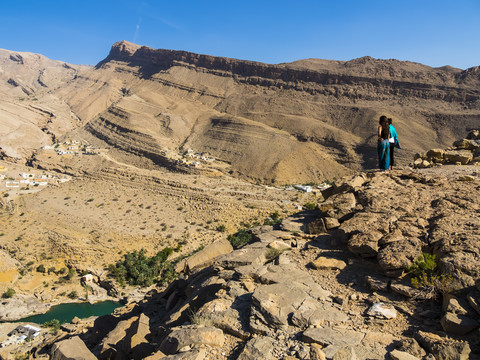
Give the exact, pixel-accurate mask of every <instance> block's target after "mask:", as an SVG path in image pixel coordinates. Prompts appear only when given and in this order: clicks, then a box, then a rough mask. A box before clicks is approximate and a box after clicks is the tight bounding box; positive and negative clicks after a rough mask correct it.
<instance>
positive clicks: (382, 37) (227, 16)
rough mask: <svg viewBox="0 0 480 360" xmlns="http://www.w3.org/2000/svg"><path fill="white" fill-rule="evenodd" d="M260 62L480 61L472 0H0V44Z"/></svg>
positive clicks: (477, 15)
mask: <svg viewBox="0 0 480 360" xmlns="http://www.w3.org/2000/svg"><path fill="white" fill-rule="evenodd" d="M120 40H128V41H131V42H135V43H137V44H140V45H146V46H150V47H152V48H164V49H175V50H187V51H192V52H197V53H202V54H209V55H217V56H225V57H232V58H238V59H246V60H254V61H262V62H266V63H281V62H290V61H294V60H298V59H305V58H321V59H332V60H351V59H354V58H358V57H362V56H367V55H368V56H372V57H374V58H380V59H391V58H394V59H399V60H409V61H415V62H420V63H423V64H426V65H429V66H434V67H437V66H443V65H451V66H455V67H458V68H462V69H466V68H469V67H472V66H478V65H480V0H455V1H446V0H415V1H413V0H382V1H377V0H317V1H313V0H312V1H310V0H296V1H295V0H292V1H287V0H276V1H271V0H263V1H262V0H256V1H251V0H237V1H229V0H222V1H217V0H211V1H208V0H204V1H193V0H183V1H175V0H168V1H166V0H144V1H134V0H115V1H113V0H104V1H102V0H76V1H73V0H62V1H56V0H35V1H34V0H0V48H3V49H9V50H16V51H30V52H35V53H40V54H43V55H45V56H47V57H49V58H51V59H56V60H63V61H66V62H69V63H73V64H92V65H93V64H96V63H98V62H99V61H100V60H102V59H103V58H105V57H106V56H107V55H108V52H109V50H110V47H111V46H112V44H113V43H115V42H116V41H120Z"/></svg>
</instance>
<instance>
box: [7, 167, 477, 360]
mask: <svg viewBox="0 0 480 360" xmlns="http://www.w3.org/2000/svg"><path fill="white" fill-rule="evenodd" d="M443 168H445V167H443ZM479 190H480V183H479V176H478V173H477V172H472V173H471V174H470V176H469V177H465V176H460V177H459V176H457V175H455V176H451V177H446V176H438V175H422V174H421V173H419V172H412V171H411V170H398V171H393V172H388V173H379V172H371V173H366V174H361V175H358V176H355V177H353V178H350V179H347V180H345V181H344V182H343V183H341V184H339V185H337V186H334V187H332V188H330V189H327V190H325V191H324V193H323V195H324V198H325V200H324V201H322V202H320V203H318V204H317V205H316V209H315V210H311V211H305V212H302V213H298V214H295V215H292V216H290V217H288V218H286V219H283V222H282V224H281V225H280V226H278V225H277V226H276V227H275V228H274V227H272V226H261V227H257V228H254V229H250V233H251V234H252V241H251V242H250V243H249V244H247V245H245V246H243V247H241V248H239V249H236V250H233V248H232V247H231V245H230V243H228V242H227V241H226V240H218V241H216V242H214V243H213V244H212V245H209V246H207V247H206V248H205V249H204V250H203V251H201V252H199V253H197V254H195V255H194V256H192V257H190V258H189V259H187V260H186V261H185V262H184V263H183V264H182V269H183V273H182V274H181V275H180V276H179V278H178V279H177V280H175V281H174V282H173V283H171V284H170V286H168V288H166V289H161V288H158V289H154V290H152V291H150V293H148V294H147V296H146V297H145V298H144V299H143V300H142V301H140V302H138V303H131V304H129V305H127V306H126V307H124V308H123V309H122V311H120V312H118V313H116V314H114V315H109V316H104V317H100V318H97V319H89V320H83V321H75V324H66V325H64V326H63V327H62V330H61V331H60V332H59V333H58V334H57V335H56V336H53V335H47V336H44V337H42V338H41V339H38V340H35V341H33V342H32V343H29V344H26V345H22V346H20V347H15V348H14V349H12V348H10V349H5V350H4V352H2V353H0V354H1V358H2V359H10V358H15V356H18V354H22V353H23V354H25V353H30V354H31V355H30V356H31V357H33V358H51V359H95V358H99V359H130V358H133V359H144V358H146V359H160V358H163V359H196V360H200V359H242V360H243V359H334V360H339V359H352V360H353V359H402V360H403V359H437V360H448V359H479V358H480V330H479V326H480V250H479V249H480V226H479V225H480V220H479V217H478V213H479V211H480V198H479V196H478V194H479ZM422 252H424V253H429V254H435V255H436V259H437V263H438V271H439V272H438V274H439V275H440V274H443V275H445V277H444V278H443V279H445V281H444V282H442V284H441V286H440V285H439V284H438V283H436V284H434V285H432V286H431V287H428V286H421V287H419V288H415V287H413V286H412V285H411V281H410V276H409V275H408V274H406V270H405V269H406V268H407V267H408V266H410V265H412V263H415V262H416V259H417V258H418V257H419V256H420V255H421V254H422ZM178 270H180V268H179V269H178Z"/></svg>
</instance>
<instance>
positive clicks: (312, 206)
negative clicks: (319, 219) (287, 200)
mask: <svg viewBox="0 0 480 360" xmlns="http://www.w3.org/2000/svg"><path fill="white" fill-rule="evenodd" d="M303 207H304V208H305V209H307V210H315V207H316V205H315V204H314V203H311V202H307V203H305V204H304V205H303Z"/></svg>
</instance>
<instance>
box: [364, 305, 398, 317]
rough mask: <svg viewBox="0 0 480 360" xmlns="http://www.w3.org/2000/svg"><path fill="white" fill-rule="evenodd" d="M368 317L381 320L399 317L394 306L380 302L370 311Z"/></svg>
mask: <svg viewBox="0 0 480 360" xmlns="http://www.w3.org/2000/svg"><path fill="white" fill-rule="evenodd" d="M367 315H369V316H374V317H376V318H380V319H395V318H396V317H397V310H395V308H394V307H393V306H392V305H388V304H384V303H382V302H378V303H375V304H373V305H372V307H371V308H370V309H368V311H367Z"/></svg>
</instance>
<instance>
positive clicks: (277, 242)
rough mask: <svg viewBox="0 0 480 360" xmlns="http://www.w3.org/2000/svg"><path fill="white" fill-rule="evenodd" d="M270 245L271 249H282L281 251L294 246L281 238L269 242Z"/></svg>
mask: <svg viewBox="0 0 480 360" xmlns="http://www.w3.org/2000/svg"><path fill="white" fill-rule="evenodd" d="M268 247H269V248H271V249H275V250H280V251H283V250H288V249H291V248H292V247H291V246H290V245H289V244H287V243H286V242H284V241H280V240H275V241H272V242H271V243H269V244H268Z"/></svg>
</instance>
